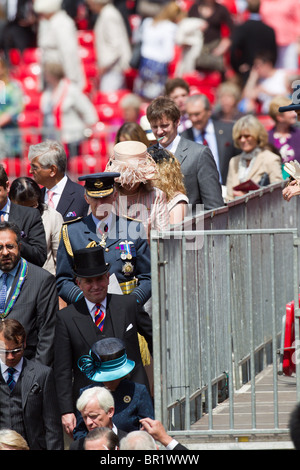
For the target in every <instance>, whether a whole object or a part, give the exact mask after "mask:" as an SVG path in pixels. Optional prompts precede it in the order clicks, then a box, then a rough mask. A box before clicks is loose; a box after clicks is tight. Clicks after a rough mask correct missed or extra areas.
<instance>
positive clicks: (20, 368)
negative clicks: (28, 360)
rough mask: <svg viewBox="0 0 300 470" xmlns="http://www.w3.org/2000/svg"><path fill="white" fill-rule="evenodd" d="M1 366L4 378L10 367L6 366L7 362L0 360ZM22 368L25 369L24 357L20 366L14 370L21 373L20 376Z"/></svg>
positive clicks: (19, 363)
mask: <svg viewBox="0 0 300 470" xmlns="http://www.w3.org/2000/svg"><path fill="white" fill-rule="evenodd" d="M0 366H1V373H2V376H3V374H5V372H6V371H7V369H8V367H9V366H7V365H6V364H5V362H3V361H2V360H1V359H0ZM22 367H23V357H22V358H21V359H20V361H19V362H18V364H17V365H16V366H14V369H16V371H17V372H19V374H20V373H21V371H22Z"/></svg>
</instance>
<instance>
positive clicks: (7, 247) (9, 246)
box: [0, 243, 18, 253]
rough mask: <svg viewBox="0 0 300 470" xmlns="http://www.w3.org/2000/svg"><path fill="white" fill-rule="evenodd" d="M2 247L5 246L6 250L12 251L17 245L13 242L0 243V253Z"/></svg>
mask: <svg viewBox="0 0 300 470" xmlns="http://www.w3.org/2000/svg"><path fill="white" fill-rule="evenodd" d="M4 248H6V249H7V251H13V250H16V249H17V248H18V245H15V244H13V243H9V244H7V245H0V253H2V251H3V250H4Z"/></svg>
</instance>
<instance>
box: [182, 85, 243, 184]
mask: <svg viewBox="0 0 300 470" xmlns="http://www.w3.org/2000/svg"><path fill="white" fill-rule="evenodd" d="M186 110H187V113H188V116H189V118H190V120H191V122H192V127H191V128H190V129H186V130H185V131H183V132H182V134H181V136H182V137H185V138H186V139H189V140H193V141H194V142H197V143H199V144H202V145H207V146H208V147H209V148H210V150H211V152H212V154H213V156H214V159H215V162H216V165H217V168H218V172H219V176H220V183H221V184H222V185H224V186H225V185H226V179H227V173H228V166H229V160H230V159H231V157H233V156H234V155H236V154H237V153H238V149H236V148H235V147H234V145H233V139H232V128H233V123H231V122H224V121H220V120H218V119H212V118H211V113H212V110H211V104H210V102H209V100H208V98H207V96H206V95H204V94H197V95H192V96H189V97H188V99H187V101H186Z"/></svg>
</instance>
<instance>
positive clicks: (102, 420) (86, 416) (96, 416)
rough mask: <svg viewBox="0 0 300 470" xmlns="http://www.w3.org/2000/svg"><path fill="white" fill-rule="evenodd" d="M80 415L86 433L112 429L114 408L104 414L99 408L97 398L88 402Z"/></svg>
mask: <svg viewBox="0 0 300 470" xmlns="http://www.w3.org/2000/svg"><path fill="white" fill-rule="evenodd" d="M81 414H82V418H83V420H84V423H85V425H86V427H87V429H88V431H91V430H92V429H95V428H100V427H107V428H112V417H113V415H114V408H110V409H109V410H108V412H107V413H106V412H105V411H104V410H103V408H101V407H100V405H99V402H98V400H97V398H93V399H92V400H90V402H89V403H88V404H87V405H86V407H85V408H84V409H83V411H82V412H81Z"/></svg>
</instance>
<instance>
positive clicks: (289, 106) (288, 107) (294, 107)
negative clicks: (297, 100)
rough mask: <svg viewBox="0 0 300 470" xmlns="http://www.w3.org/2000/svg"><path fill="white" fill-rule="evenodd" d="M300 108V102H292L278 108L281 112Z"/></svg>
mask: <svg viewBox="0 0 300 470" xmlns="http://www.w3.org/2000/svg"><path fill="white" fill-rule="evenodd" d="M299 110H300V104H294V103H291V104H289V105H288V106H281V107H280V108H278V111H279V112H280V113H285V112H286V111H299Z"/></svg>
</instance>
